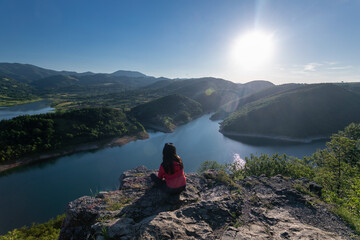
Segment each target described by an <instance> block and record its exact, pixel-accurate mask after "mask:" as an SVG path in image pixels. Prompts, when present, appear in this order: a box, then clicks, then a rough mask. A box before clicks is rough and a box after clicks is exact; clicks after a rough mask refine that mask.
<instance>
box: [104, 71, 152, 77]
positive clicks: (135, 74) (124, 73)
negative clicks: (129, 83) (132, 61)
mask: <svg viewBox="0 0 360 240" xmlns="http://www.w3.org/2000/svg"><path fill="white" fill-rule="evenodd" d="M110 75H112V76H123V77H135V78H137V77H147V76H146V75H145V74H142V73H141V72H136V71H124V70H119V71H116V72H113V73H111V74H110Z"/></svg>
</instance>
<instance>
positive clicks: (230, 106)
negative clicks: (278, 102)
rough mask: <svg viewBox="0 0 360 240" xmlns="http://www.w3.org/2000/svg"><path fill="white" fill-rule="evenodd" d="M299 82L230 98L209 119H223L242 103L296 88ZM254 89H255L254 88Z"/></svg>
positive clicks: (242, 104) (241, 105)
mask: <svg viewBox="0 0 360 240" xmlns="http://www.w3.org/2000/svg"><path fill="white" fill-rule="evenodd" d="M301 86H302V85H301V84H283V85H279V86H274V85H272V86H269V87H266V88H263V89H261V88H260V89H259V90H258V91H256V92H255V93H253V94H250V95H245V96H244V97H241V98H237V99H235V100H232V101H230V102H228V103H226V104H224V105H222V106H221V107H220V108H219V109H218V110H217V111H216V112H215V113H214V114H213V115H212V116H211V120H220V119H225V118H226V117H228V116H229V115H230V114H231V113H233V112H236V111H237V110H239V109H240V108H242V107H243V106H244V105H246V104H248V103H251V102H255V101H257V100H259V99H262V98H267V97H271V96H276V95H278V94H281V93H284V92H287V91H290V90H293V89H296V88H298V87H301ZM254 90H255V89H254Z"/></svg>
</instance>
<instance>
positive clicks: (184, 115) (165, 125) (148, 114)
mask: <svg viewBox="0 0 360 240" xmlns="http://www.w3.org/2000/svg"><path fill="white" fill-rule="evenodd" d="M201 114H202V109H201V105H200V104H199V103H197V102H195V101H194V100H191V99H190V98H187V97H185V96H182V95H179V94H174V95H169V96H165V97H162V98H159V99H157V100H154V101H151V102H148V103H144V104H141V105H139V106H137V107H135V108H133V109H132V110H131V115H133V116H134V117H135V118H136V119H138V120H139V121H140V122H141V123H142V124H143V125H144V126H146V127H151V128H154V129H157V130H161V131H164V132H170V131H172V130H173V129H174V128H175V127H176V126H177V125H180V124H184V123H187V122H189V121H191V120H192V119H194V118H195V117H198V116H200V115H201Z"/></svg>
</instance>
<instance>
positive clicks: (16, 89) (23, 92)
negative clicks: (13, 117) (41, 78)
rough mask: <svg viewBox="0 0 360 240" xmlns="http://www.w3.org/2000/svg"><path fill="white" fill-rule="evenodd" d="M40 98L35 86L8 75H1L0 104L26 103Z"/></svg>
mask: <svg viewBox="0 0 360 240" xmlns="http://www.w3.org/2000/svg"><path fill="white" fill-rule="evenodd" d="M36 99H38V97H37V96H36V95H35V94H34V88H32V87H31V86H29V85H28V84H26V83H22V82H19V81H16V80H13V79H10V78H7V77H2V76H0V106H7V105H11V104H20V103H26V102H29V101H33V100H36Z"/></svg>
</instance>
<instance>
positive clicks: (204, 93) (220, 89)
mask: <svg viewBox="0 0 360 240" xmlns="http://www.w3.org/2000/svg"><path fill="white" fill-rule="evenodd" d="M258 85H259V89H255V87H254V86H253V85H251V84H249V85H246V84H236V83H233V82H231V81H227V80H224V79H220V78H211V77H207V78H194V79H187V80H172V81H167V80H164V81H161V82H156V83H154V84H152V85H149V86H147V87H146V88H148V89H151V90H152V91H153V92H154V93H157V94H159V95H168V94H181V95H184V96H187V97H189V98H191V99H193V100H195V101H197V102H199V103H200V104H201V106H202V108H203V110H204V111H205V112H213V111H216V110H217V109H218V108H219V107H220V106H222V105H224V104H225V103H228V102H229V101H232V100H234V99H238V98H240V97H242V96H246V95H248V94H251V93H253V92H255V91H258V90H261V89H262V88H263V87H267V86H268V85H271V83H264V84H263V85H261V84H258ZM260 85H261V86H260Z"/></svg>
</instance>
